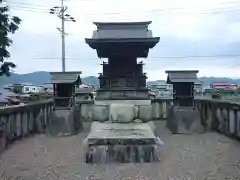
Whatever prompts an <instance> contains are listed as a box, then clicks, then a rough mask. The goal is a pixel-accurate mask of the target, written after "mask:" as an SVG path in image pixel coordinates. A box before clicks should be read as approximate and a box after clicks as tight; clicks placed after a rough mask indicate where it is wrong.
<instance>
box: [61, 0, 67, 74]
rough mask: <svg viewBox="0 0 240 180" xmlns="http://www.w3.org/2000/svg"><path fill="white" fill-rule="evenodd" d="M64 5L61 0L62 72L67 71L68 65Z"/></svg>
mask: <svg viewBox="0 0 240 180" xmlns="http://www.w3.org/2000/svg"><path fill="white" fill-rule="evenodd" d="M64 12H65V9H64V6H63V0H61V20H62V31H61V36H62V72H65V70H66V67H65V26H64Z"/></svg>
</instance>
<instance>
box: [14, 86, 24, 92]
mask: <svg viewBox="0 0 240 180" xmlns="http://www.w3.org/2000/svg"><path fill="white" fill-rule="evenodd" d="M22 89H23V85H21V84H14V85H13V86H12V92H14V93H22Z"/></svg>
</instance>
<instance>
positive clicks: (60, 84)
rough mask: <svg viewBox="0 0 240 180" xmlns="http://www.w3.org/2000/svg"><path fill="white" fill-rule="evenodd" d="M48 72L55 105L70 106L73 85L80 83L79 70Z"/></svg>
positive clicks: (73, 89)
mask: <svg viewBox="0 0 240 180" xmlns="http://www.w3.org/2000/svg"><path fill="white" fill-rule="evenodd" d="M50 74H51V82H50V83H51V84H53V93H54V100H55V106H56V107H68V106H72V105H73V94H74V93H75V87H78V86H79V85H80V84H81V83H82V82H81V78H80V74H81V72H51V73H50Z"/></svg>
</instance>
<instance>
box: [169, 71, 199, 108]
mask: <svg viewBox="0 0 240 180" xmlns="http://www.w3.org/2000/svg"><path fill="white" fill-rule="evenodd" d="M166 73H167V74H168V77H167V83H168V84H172V85H173V100H174V103H175V105H178V106H190V107H194V84H195V83H196V82H198V78H197V73H198V71H197V70H191V71H166Z"/></svg>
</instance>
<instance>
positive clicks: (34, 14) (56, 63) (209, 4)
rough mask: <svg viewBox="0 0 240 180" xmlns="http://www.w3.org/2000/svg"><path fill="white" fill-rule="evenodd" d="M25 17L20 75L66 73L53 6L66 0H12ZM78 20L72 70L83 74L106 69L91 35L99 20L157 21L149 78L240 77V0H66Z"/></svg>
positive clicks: (18, 54)
mask: <svg viewBox="0 0 240 180" xmlns="http://www.w3.org/2000/svg"><path fill="white" fill-rule="evenodd" d="M7 1H8V2H7V4H8V5H9V7H10V8H11V12H10V13H11V15H17V16H19V17H20V18H21V19H22V24H21V25H20V28H19V30H18V32H17V33H15V34H14V35H12V36H11V38H12V40H13V44H12V47H11V48H10V49H9V50H10V52H11V54H12V56H11V58H9V61H13V62H15V63H16V64H17V68H16V69H15V70H14V71H15V72H16V73H21V74H23V73H29V72H34V71H61V37H60V33H59V31H58V30H57V29H56V28H57V27H60V25H61V21H60V19H59V18H58V17H57V16H56V15H52V14H50V13H48V12H49V9H50V8H51V7H53V6H58V5H60V3H61V2H60V0H7ZM64 5H66V6H67V7H68V10H67V13H68V14H70V15H71V16H72V17H74V18H75V19H76V22H75V23H74V22H66V24H65V25H66V33H67V36H66V58H67V59H66V70H67V71H76V70H77V71H82V72H83V76H90V75H94V76H97V74H98V73H99V72H101V71H102V70H101V66H100V63H101V62H102V61H101V60H99V59H98V58H97V54H96V52H95V51H94V50H92V49H91V48H90V47H89V46H88V45H87V44H86V43H85V38H89V37H91V36H92V32H93V31H94V30H95V28H96V27H95V26H94V25H93V21H108V22H111V21H117V22H118V21H149V20H150V21H152V24H151V25H150V26H149V29H151V30H152V32H153V35H154V36H155V37H160V42H159V43H158V44H157V45H156V46H155V47H154V48H153V49H151V50H150V52H149V56H148V58H147V59H146V60H144V62H145V63H146V65H145V66H144V71H145V72H147V76H148V79H149V80H158V79H165V78H166V74H165V71H166V70H179V69H181V70H185V69H188V70H189V69H192V70H199V73H198V76H208V77H209V76H215V77H231V78H240V71H239V69H240V52H239V47H240V0H211V1H209V0H181V1H179V0H167V1H166V0H147V1H146V0H64Z"/></svg>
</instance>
